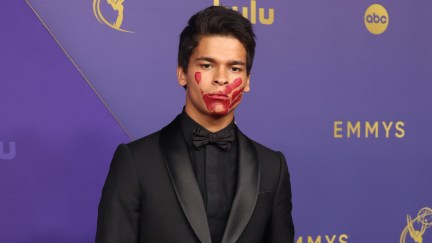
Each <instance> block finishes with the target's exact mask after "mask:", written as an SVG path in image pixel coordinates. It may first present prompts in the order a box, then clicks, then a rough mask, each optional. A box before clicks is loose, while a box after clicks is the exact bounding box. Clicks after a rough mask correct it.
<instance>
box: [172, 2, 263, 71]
mask: <svg viewBox="0 0 432 243" xmlns="http://www.w3.org/2000/svg"><path fill="white" fill-rule="evenodd" d="M212 35H219V36H231V37H234V38H236V39H237V40H239V41H240V42H241V43H242V44H243V46H244V48H245V49H246V70H247V74H248V75H249V73H250V70H251V68H252V62H253V58H254V54H255V34H254V32H253V28H252V24H251V22H250V21H249V20H248V19H246V18H244V17H243V16H242V15H241V14H240V13H238V12H236V11H234V10H231V9H227V8H225V7H222V6H211V7H208V8H206V9H204V10H201V11H199V12H198V13H196V14H195V15H193V16H192V17H191V18H190V19H189V22H188V25H187V26H186V27H185V28H184V29H183V31H182V32H181V34H180V43H179V50H178V65H179V66H180V67H181V68H182V69H183V71H185V72H187V69H188V65H189V58H190V56H191V55H192V52H193V50H194V49H195V48H196V47H197V46H198V43H199V40H200V38H201V37H203V36H212Z"/></svg>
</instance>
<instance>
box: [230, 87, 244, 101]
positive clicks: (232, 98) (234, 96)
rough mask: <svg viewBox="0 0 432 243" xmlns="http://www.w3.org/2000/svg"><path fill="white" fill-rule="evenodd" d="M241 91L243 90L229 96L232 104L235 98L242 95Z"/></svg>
mask: <svg viewBox="0 0 432 243" xmlns="http://www.w3.org/2000/svg"><path fill="white" fill-rule="evenodd" d="M243 90H244V89H239V90H236V91H234V93H233V95H232V96H231V100H232V102H234V101H235V100H236V99H237V98H239V97H240V95H241V94H242V93H243Z"/></svg>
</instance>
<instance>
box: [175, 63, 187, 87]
mask: <svg viewBox="0 0 432 243" xmlns="http://www.w3.org/2000/svg"><path fill="white" fill-rule="evenodd" d="M177 81H178V83H179V84H180V85H181V86H183V87H186V85H187V78H186V73H185V72H184V70H183V68H182V67H180V66H177Z"/></svg>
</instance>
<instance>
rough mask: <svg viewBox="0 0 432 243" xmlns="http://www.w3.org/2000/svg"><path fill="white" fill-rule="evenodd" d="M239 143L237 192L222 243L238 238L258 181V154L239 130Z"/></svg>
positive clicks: (249, 213)
mask: <svg viewBox="0 0 432 243" xmlns="http://www.w3.org/2000/svg"><path fill="white" fill-rule="evenodd" d="M237 135H238V144H239V163H238V165H239V167H238V170H239V173H238V178H237V192H236V195H235V197H234V201H233V205H232V207H231V212H230V215H229V218H228V222H227V226H226V228H225V232H224V236H223V238H222V243H234V242H236V241H237V240H238V238H239V237H240V235H241V233H242V232H243V230H244V228H245V227H246V225H247V223H248V222H249V220H250V218H251V217H252V213H253V211H254V209H255V204H256V201H257V198H258V190H259V183H260V168H259V161H258V155H257V152H256V149H255V146H254V145H253V144H252V142H251V141H250V140H249V138H247V137H246V136H245V135H244V134H243V133H241V132H240V131H238V132H237Z"/></svg>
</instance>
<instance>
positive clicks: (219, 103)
mask: <svg viewBox="0 0 432 243" xmlns="http://www.w3.org/2000/svg"><path fill="white" fill-rule="evenodd" d="M254 52H255V40H254V33H253V30H252V26H251V23H250V22H249V21H248V20H247V19H245V18H243V16H241V15H240V14H239V13H237V12H235V11H233V10H229V9H226V8H224V7H209V8H207V9H204V10H202V11H201V12H198V13H197V14H195V15H194V16H192V17H191V19H190V20H189V23H188V26H186V28H185V29H184V30H183V32H182V33H181V36H180V44H179V54H178V64H179V65H178V68H177V76H178V82H179V84H180V85H181V86H183V87H185V89H186V104H185V107H184V110H183V112H182V113H181V114H180V115H179V116H177V118H175V119H174V121H173V122H171V123H170V124H169V125H168V126H166V127H164V128H163V129H162V130H160V131H158V132H156V133H154V134H151V135H149V136H147V137H144V138H142V139H139V140H137V141H134V142H131V143H129V144H126V145H125V144H122V145H120V146H119V147H118V149H117V151H116V153H115V155H114V158H113V161H112V163H111V168H110V172H109V174H108V177H107V180H106V182H105V186H104V189H103V193H102V198H101V202H100V205H99V217H98V228H97V235H96V242H97V243H111V242H112V243H114V242H116V243H132V242H134V243H135V242H142V243H144V242H146V243H153V242H154V243H165V242H166V243H171V242H172V243H183V242H185V243H194V242H197V243H198V242H203V243H211V242H212V243H220V242H222V243H234V242H240V243H255V242H257V243H258V242H263V243H279V242H280V243H291V242H294V226H293V222H292V217H291V208H292V204H291V188H290V181H289V175H288V169H287V166H286V162H285V159H284V157H283V155H282V153H280V152H275V151H272V150H270V149H268V148H266V147H264V146H262V145H260V144H258V143H256V142H254V141H252V140H250V139H249V138H247V137H246V136H245V135H244V134H243V133H242V132H241V131H240V130H238V128H237V127H236V125H235V124H234V111H235V109H236V107H237V106H238V105H239V103H240V101H241V99H242V96H243V93H244V92H248V91H249V76H250V70H251V67H252V61H253V56H254Z"/></svg>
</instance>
